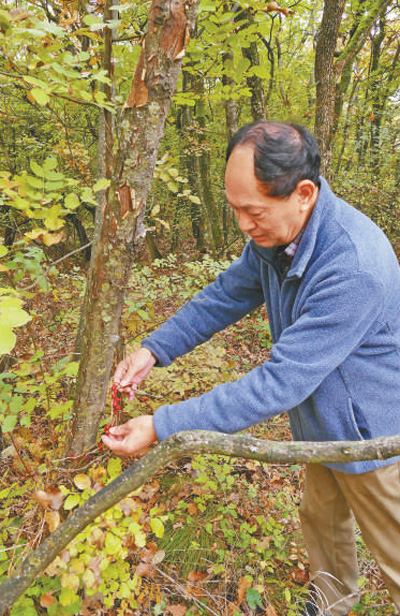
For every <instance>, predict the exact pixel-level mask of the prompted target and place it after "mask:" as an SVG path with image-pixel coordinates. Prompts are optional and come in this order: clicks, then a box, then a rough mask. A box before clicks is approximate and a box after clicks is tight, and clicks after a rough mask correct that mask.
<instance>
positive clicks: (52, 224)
mask: <svg viewBox="0 0 400 616" xmlns="http://www.w3.org/2000/svg"><path fill="white" fill-rule="evenodd" d="M60 210H61V205H60V204H59V203H58V204H56V205H53V207H51V208H50V209H49V210H48V212H47V214H46V216H45V218H44V224H45V225H46V227H47V228H48V229H50V231H58V230H59V229H61V227H62V226H64V221H63V220H62V218H59V213H60Z"/></svg>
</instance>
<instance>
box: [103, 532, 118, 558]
mask: <svg viewBox="0 0 400 616" xmlns="http://www.w3.org/2000/svg"><path fill="white" fill-rule="evenodd" d="M104 548H105V551H106V553H107V554H110V555H111V556H116V555H117V554H118V553H119V552H120V551H121V548H122V542H121V539H119V538H118V537H116V536H115V535H113V534H112V533H107V535H106V540H105V544H104Z"/></svg>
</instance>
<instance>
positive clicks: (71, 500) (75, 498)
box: [64, 494, 81, 511]
mask: <svg viewBox="0 0 400 616" xmlns="http://www.w3.org/2000/svg"><path fill="white" fill-rule="evenodd" d="M80 500H81V497H80V496H79V494H70V495H69V496H68V498H67V499H66V501H65V503H64V509H65V510H66V511H70V510H71V509H74V508H75V507H76V506H77V505H79V503H80Z"/></svg>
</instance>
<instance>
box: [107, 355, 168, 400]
mask: <svg viewBox="0 0 400 616" xmlns="http://www.w3.org/2000/svg"><path fill="white" fill-rule="evenodd" d="M156 361H157V358H156V357H155V356H154V355H153V353H152V352H151V351H149V350H148V349H146V348H144V347H142V348H140V349H139V350H138V351H135V352H134V353H131V354H130V355H127V356H126V357H125V359H123V360H122V361H121V362H119V364H118V366H117V369H116V371H115V374H114V378H113V382H114V383H115V385H116V386H117V387H118V389H119V391H121V392H122V393H124V394H128V395H129V400H132V399H133V397H134V395H135V391H136V389H137V386H138V385H139V383H140V382H141V381H143V379H144V378H145V377H146V376H147V375H148V374H149V372H150V370H151V369H152V367H153V366H154V364H155V363H156Z"/></svg>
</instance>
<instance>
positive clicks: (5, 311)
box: [0, 297, 31, 327]
mask: <svg viewBox="0 0 400 616" xmlns="http://www.w3.org/2000/svg"><path fill="white" fill-rule="evenodd" d="M21 305H22V300H20V299H18V298H17V297H2V298H1V299H0V323H1V324H2V326H6V327H18V326H20V325H25V323H27V322H28V321H30V320H31V317H30V316H29V314H28V313H27V312H26V311H25V310H22V308H21Z"/></svg>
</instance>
